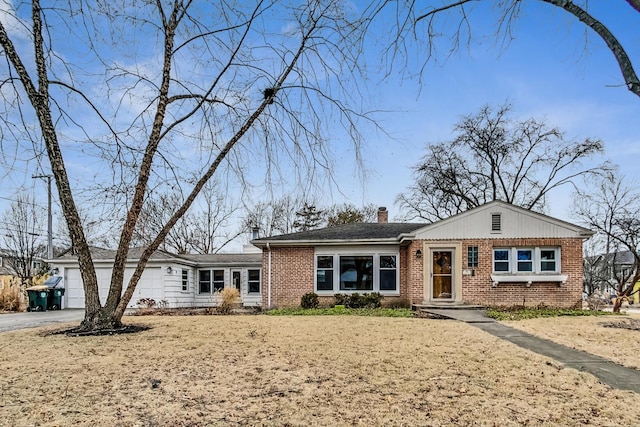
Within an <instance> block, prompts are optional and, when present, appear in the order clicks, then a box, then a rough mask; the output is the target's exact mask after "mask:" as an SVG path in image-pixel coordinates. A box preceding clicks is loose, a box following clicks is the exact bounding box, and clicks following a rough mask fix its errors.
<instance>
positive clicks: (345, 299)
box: [334, 294, 349, 307]
mask: <svg viewBox="0 0 640 427" xmlns="http://www.w3.org/2000/svg"><path fill="white" fill-rule="evenodd" d="M334 298H335V299H336V303H335V305H343V306H345V307H346V306H347V305H349V295H347V294H335V295H334Z"/></svg>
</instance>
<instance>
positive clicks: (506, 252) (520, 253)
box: [493, 248, 560, 274]
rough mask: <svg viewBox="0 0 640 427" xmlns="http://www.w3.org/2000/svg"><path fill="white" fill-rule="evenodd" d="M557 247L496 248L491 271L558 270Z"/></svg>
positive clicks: (513, 272) (538, 271) (558, 254)
mask: <svg viewBox="0 0 640 427" xmlns="http://www.w3.org/2000/svg"><path fill="white" fill-rule="evenodd" d="M559 260H560V249H559V248H496V249H494V250H493V272H494V273H505V274H508V273H512V274H541V273H542V274H549V273H559V272H560V261H559Z"/></svg>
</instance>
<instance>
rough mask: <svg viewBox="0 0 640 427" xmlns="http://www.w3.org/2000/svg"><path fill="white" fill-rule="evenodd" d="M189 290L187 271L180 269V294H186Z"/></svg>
mask: <svg viewBox="0 0 640 427" xmlns="http://www.w3.org/2000/svg"><path fill="white" fill-rule="evenodd" d="M188 290H189V270H187V269H186V268H183V269H182V292H187V291H188Z"/></svg>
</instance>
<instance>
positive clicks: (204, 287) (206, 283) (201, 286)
mask: <svg viewBox="0 0 640 427" xmlns="http://www.w3.org/2000/svg"><path fill="white" fill-rule="evenodd" d="M198 293H199V294H210V293H211V270H200V271H198Z"/></svg>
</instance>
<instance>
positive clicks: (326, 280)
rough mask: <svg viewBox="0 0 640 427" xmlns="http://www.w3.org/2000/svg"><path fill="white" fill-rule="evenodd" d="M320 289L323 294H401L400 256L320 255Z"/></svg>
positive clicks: (375, 254) (317, 283) (318, 273)
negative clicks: (399, 292)
mask: <svg viewBox="0 0 640 427" xmlns="http://www.w3.org/2000/svg"><path fill="white" fill-rule="evenodd" d="M315 267H316V271H315V273H316V286H315V290H316V291H317V292H320V293H340V292H347V293H349V292H360V293H364V292H383V293H384V292H386V293H392V294H397V292H398V289H399V285H398V281H399V271H398V255H397V254H378V253H373V254H357V253H356V254H349V253H347V254H340V253H337V254H318V255H316V266H315Z"/></svg>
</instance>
